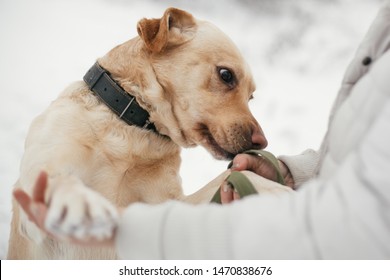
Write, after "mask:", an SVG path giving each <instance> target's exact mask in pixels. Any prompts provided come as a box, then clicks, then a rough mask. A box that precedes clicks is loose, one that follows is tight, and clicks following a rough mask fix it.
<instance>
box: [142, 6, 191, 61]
mask: <svg viewBox="0 0 390 280" xmlns="http://www.w3.org/2000/svg"><path fill="white" fill-rule="evenodd" d="M137 31H138V35H139V36H140V37H141V38H142V40H143V41H144V42H145V45H146V47H147V48H148V49H149V50H151V51H152V52H156V53H158V52H161V51H163V50H164V49H165V48H166V47H168V46H176V45H180V44H182V43H184V42H186V41H188V40H190V39H192V38H193V36H194V34H195V31H196V21H195V19H194V17H193V16H192V15H191V14H189V13H187V12H185V11H182V10H179V9H176V8H169V9H167V10H166V11H165V13H164V15H163V17H162V18H161V19H142V20H140V21H139V22H138V25H137Z"/></svg>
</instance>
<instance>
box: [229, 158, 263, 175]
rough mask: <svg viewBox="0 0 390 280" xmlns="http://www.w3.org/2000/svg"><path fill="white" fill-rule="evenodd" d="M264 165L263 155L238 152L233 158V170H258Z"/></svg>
mask: <svg viewBox="0 0 390 280" xmlns="http://www.w3.org/2000/svg"><path fill="white" fill-rule="evenodd" d="M262 165H264V163H263V159H262V158H261V157H258V156H253V155H248V154H238V155H237V156H235V157H234V159H233V166H232V170H236V171H242V170H251V171H254V172H256V171H257V170H258V169H260V167H261V166H262Z"/></svg>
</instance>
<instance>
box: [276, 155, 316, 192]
mask: <svg viewBox="0 0 390 280" xmlns="http://www.w3.org/2000/svg"><path fill="white" fill-rule="evenodd" d="M278 159H279V160H281V161H283V163H284V164H285V165H286V166H287V167H288V169H289V171H290V173H291V175H292V177H293V179H294V184H295V189H297V187H299V186H301V185H302V184H303V183H305V182H307V181H308V180H310V179H312V178H313V177H314V176H315V173H316V171H317V167H318V164H319V160H320V153H318V152H316V151H314V150H311V149H308V150H306V151H304V152H303V153H301V154H300V155H295V156H285V155H282V156H279V157H278Z"/></svg>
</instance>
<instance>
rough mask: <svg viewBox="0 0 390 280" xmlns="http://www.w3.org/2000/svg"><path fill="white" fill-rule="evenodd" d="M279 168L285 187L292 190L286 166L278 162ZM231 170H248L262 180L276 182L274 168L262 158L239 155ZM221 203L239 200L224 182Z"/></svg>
mask: <svg viewBox="0 0 390 280" xmlns="http://www.w3.org/2000/svg"><path fill="white" fill-rule="evenodd" d="M278 162H279V167H280V170H281V173H282V176H283V178H284V181H285V183H286V186H288V187H291V188H294V180H293V177H292V175H291V173H290V170H289V169H288V168H287V166H286V165H285V164H284V163H283V162H282V161H280V160H278ZM231 170H233V171H242V170H249V171H252V172H254V173H256V174H258V175H260V176H262V177H264V178H267V179H269V180H272V181H276V178H277V176H276V171H275V169H274V167H273V166H272V165H271V164H270V163H269V162H268V161H267V160H265V159H264V158H262V157H260V156H255V155H249V154H239V155H237V156H236V157H235V158H234V159H233V163H232V167H231ZM220 189H221V190H220V191H221V202H222V204H224V203H230V202H231V201H233V200H237V199H240V196H239V194H238V193H237V192H236V191H235V190H234V189H233V188H232V187H231V186H229V184H228V183H227V182H226V181H225V182H224V183H223V184H222V186H221V188H220Z"/></svg>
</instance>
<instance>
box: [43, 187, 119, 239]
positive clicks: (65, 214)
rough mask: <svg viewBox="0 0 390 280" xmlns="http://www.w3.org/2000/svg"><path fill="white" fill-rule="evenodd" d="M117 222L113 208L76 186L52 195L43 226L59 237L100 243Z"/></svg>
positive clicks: (96, 195)
mask: <svg viewBox="0 0 390 280" xmlns="http://www.w3.org/2000/svg"><path fill="white" fill-rule="evenodd" d="M117 221H118V211H117V209H116V207H115V206H114V205H112V204H111V203H110V202H109V201H108V200H106V199H105V198H104V197H103V196H101V195H100V194H98V193H96V192H94V191H93V190H91V189H88V188H87V187H85V186H84V185H82V184H79V185H78V186H72V187H69V188H66V187H60V188H57V189H56V190H55V191H53V192H52V195H51V198H50V205H49V208H48V213H47V216H46V221H45V227H46V229H47V230H48V231H49V232H52V233H53V234H54V235H56V236H59V237H63V238H76V239H79V240H89V239H95V240H104V239H107V238H110V237H111V236H112V235H113V233H114V230H115V228H116V226H117Z"/></svg>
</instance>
